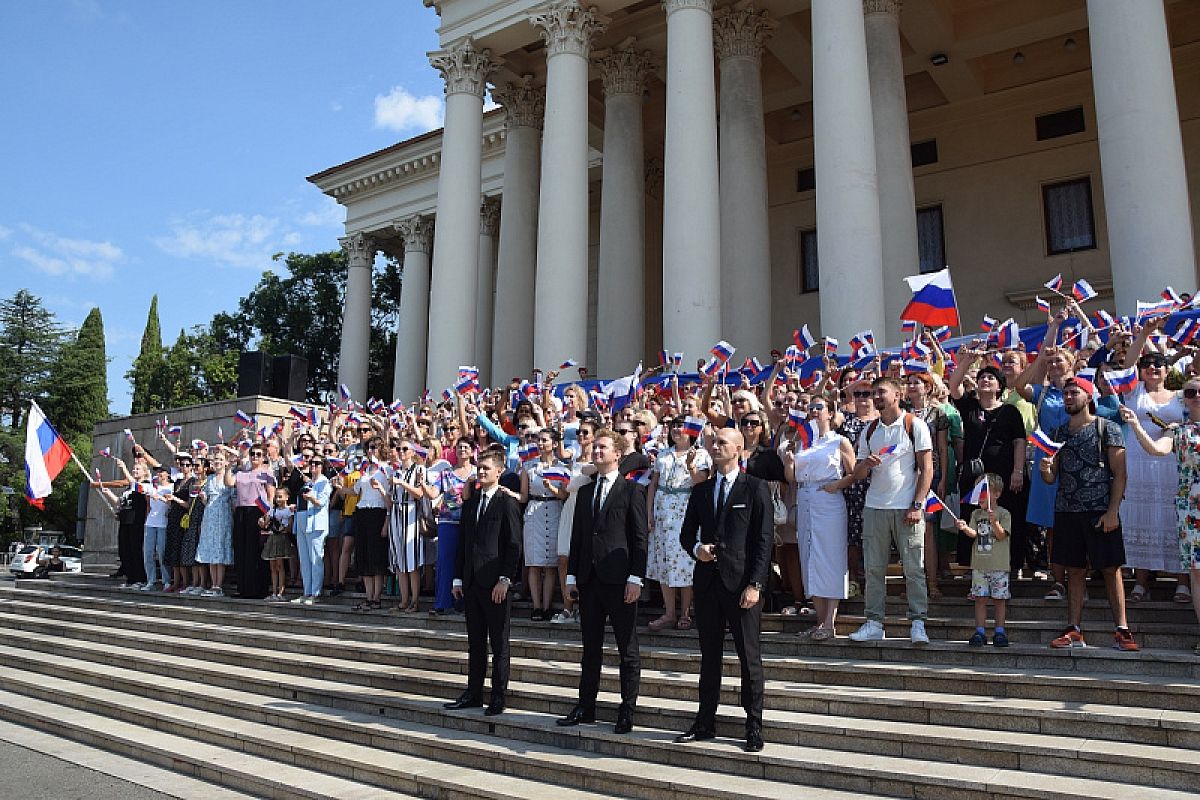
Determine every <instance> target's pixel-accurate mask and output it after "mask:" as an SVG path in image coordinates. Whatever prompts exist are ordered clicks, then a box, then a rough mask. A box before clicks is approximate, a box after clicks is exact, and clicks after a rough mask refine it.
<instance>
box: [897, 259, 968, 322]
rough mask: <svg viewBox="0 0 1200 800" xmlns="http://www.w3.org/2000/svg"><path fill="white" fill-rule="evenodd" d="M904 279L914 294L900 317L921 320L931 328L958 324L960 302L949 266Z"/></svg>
mask: <svg viewBox="0 0 1200 800" xmlns="http://www.w3.org/2000/svg"><path fill="white" fill-rule="evenodd" d="M904 281H905V283H907V284H908V288H909V289H910V290H912V293H913V296H912V300H909V301H908V305H907V306H905V307H904V310H903V311H901V312H900V319H908V320H912V321H913V322H920V323H922V324H924V325H928V326H929V327H931V328H932V327H936V326H938V325H957V324H958V303H957V301H956V300H955V299H954V287H953V286H952V285H951V283H950V270H949V268H946V269H941V270H938V271H937V272H932V273H930V274H928V275H913V276H911V277H908V278H905V279H904Z"/></svg>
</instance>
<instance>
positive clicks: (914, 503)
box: [908, 500, 925, 511]
mask: <svg viewBox="0 0 1200 800" xmlns="http://www.w3.org/2000/svg"><path fill="white" fill-rule="evenodd" d="M908 507H909V508H911V509H912V510H913V511H920V510H921V509H922V508H924V507H925V504H924V503H922V502H921V501H920V500H913V501H912V503H911V504H910V505H909V506H908Z"/></svg>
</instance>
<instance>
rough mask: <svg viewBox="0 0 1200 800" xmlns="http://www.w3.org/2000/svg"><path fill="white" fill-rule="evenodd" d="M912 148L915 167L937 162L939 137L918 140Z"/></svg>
mask: <svg viewBox="0 0 1200 800" xmlns="http://www.w3.org/2000/svg"><path fill="white" fill-rule="evenodd" d="M911 150H912V165H913V167H924V166H926V165H928V164H936V163H937V160H938V151H937V139H930V140H929V141H927V142H917V143H916V144H914V145H913V146H912V148H911Z"/></svg>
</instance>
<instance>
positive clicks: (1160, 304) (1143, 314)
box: [1137, 300, 1175, 320]
mask: <svg viewBox="0 0 1200 800" xmlns="http://www.w3.org/2000/svg"><path fill="white" fill-rule="evenodd" d="M1174 310H1175V304H1174V303H1172V302H1171V301H1170V300H1159V301H1157V302H1154V303H1143V302H1142V301H1141V300H1138V301H1137V318H1138V319H1139V320H1142V319H1147V318H1149V317H1161V316H1164V315H1166V314H1170V313H1171V312H1172V311H1174Z"/></svg>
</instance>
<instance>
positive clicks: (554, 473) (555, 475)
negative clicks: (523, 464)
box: [542, 467, 571, 485]
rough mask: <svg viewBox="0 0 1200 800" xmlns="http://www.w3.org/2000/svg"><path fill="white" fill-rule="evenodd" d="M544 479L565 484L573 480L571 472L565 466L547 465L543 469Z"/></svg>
mask: <svg viewBox="0 0 1200 800" xmlns="http://www.w3.org/2000/svg"><path fill="white" fill-rule="evenodd" d="M542 480H544V481H547V482H548V483H561V484H564V485H565V484H567V483H569V482H570V481H571V472H570V471H569V470H568V469H566V468H565V467H546V468H545V469H544V470H542Z"/></svg>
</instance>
